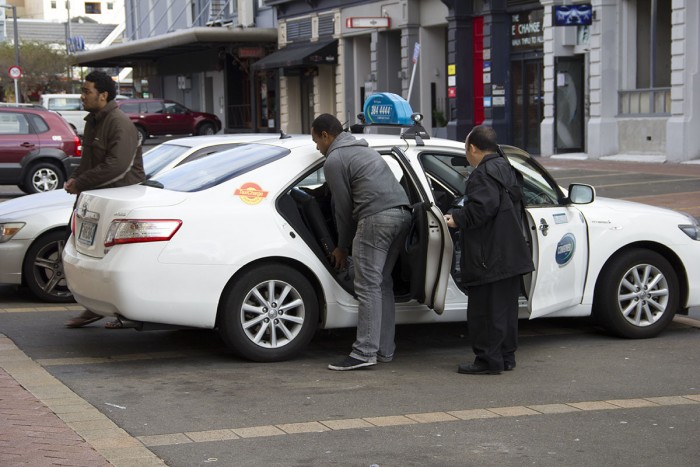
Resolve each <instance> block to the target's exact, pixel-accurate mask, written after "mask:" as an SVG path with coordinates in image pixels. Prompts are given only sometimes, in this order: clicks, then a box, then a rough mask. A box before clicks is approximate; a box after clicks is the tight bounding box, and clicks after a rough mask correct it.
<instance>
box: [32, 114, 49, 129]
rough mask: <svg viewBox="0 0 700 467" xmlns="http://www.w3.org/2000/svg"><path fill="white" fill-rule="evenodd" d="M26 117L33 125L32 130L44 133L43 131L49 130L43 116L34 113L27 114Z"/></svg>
mask: <svg viewBox="0 0 700 467" xmlns="http://www.w3.org/2000/svg"><path fill="white" fill-rule="evenodd" d="M27 117H28V118H29V120H30V121H31V122H32V125H33V126H34V130H35V131H36V132H37V133H45V132H47V131H49V125H48V123H46V121H45V120H44V119H43V118H41V117H40V116H38V115H34V114H28V115H27Z"/></svg>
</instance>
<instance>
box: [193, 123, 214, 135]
mask: <svg viewBox="0 0 700 467" xmlns="http://www.w3.org/2000/svg"><path fill="white" fill-rule="evenodd" d="M214 133H215V131H214V125H212V124H211V123H202V124H201V125H199V128H197V134H198V135H213V134H214Z"/></svg>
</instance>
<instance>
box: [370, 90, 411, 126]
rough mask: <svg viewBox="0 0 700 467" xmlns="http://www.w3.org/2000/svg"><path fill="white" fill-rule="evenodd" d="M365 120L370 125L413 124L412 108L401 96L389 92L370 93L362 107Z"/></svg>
mask: <svg viewBox="0 0 700 467" xmlns="http://www.w3.org/2000/svg"><path fill="white" fill-rule="evenodd" d="M363 114H364V117H365V122H367V123H369V124H372V125H413V123H414V121H413V119H412V118H411V115H413V109H411V105H410V104H409V103H408V102H407V101H406V99H404V98H403V97H401V96H399V95H397V94H394V93H391V92H378V93H375V94H371V95H370V96H369V97H368V98H367V100H365V105H364V108H363Z"/></svg>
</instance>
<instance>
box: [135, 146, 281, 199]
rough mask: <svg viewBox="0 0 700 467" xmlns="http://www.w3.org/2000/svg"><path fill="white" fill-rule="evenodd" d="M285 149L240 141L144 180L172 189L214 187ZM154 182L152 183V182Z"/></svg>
mask: <svg viewBox="0 0 700 467" xmlns="http://www.w3.org/2000/svg"><path fill="white" fill-rule="evenodd" d="M289 152H290V151H289V150H288V149H285V148H280V147H277V146H271V145H265V144H241V145H240V146H237V147H235V148H233V149H229V150H226V151H221V152H217V153H214V154H211V155H209V156H208V157H205V158H203V159H198V160H196V161H192V162H190V163H187V164H183V165H181V166H179V167H176V168H174V169H172V170H169V171H167V172H164V173H162V174H159V175H157V176H155V177H153V178H152V179H151V181H150V182H147V183H148V185H150V186H158V187H161V186H162V188H165V189H166V190H173V191H185V192H193V191H201V190H206V189H208V188H211V187H214V186H217V185H219V184H220V183H223V182H225V181H227V180H230V179H232V178H234V177H237V176H239V175H241V174H244V173H246V172H249V171H251V170H253V169H256V168H258V167H261V166H263V165H266V164H269V163H270V162H273V161H276V160H278V159H281V158H282V157H284V156H286V155H287V154H289ZM154 182H155V183H154Z"/></svg>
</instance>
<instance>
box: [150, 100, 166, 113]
mask: <svg viewBox="0 0 700 467" xmlns="http://www.w3.org/2000/svg"><path fill="white" fill-rule="evenodd" d="M146 113H147V114H160V113H163V103H162V102H146Z"/></svg>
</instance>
